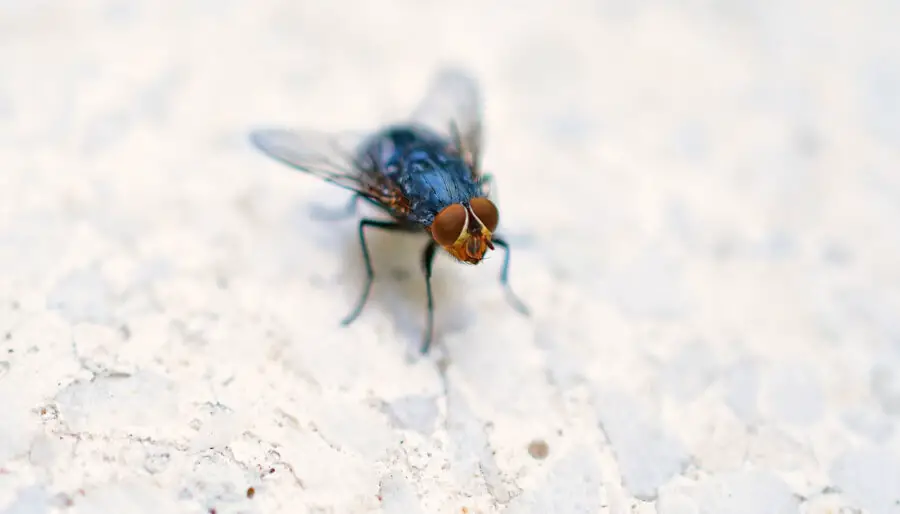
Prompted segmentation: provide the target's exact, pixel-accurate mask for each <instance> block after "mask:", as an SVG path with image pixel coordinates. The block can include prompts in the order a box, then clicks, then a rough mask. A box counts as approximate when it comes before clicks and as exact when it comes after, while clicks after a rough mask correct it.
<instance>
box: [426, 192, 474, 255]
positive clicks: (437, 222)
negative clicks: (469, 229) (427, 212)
mask: <svg viewBox="0 0 900 514" xmlns="http://www.w3.org/2000/svg"><path fill="white" fill-rule="evenodd" d="M466 218H467V214H466V208H465V207H463V206H462V204H458V203H455V204H453V205H448V206H447V207H444V210H442V211H441V212H439V213H438V215H437V216H435V217H434V223H432V224H431V237H433V238H434V240H435V241H437V243H438V244H439V245H441V246H450V245H452V244H453V243H455V242H456V240H457V239H459V236H460V235H461V234H462V232H463V230H465V228H466Z"/></svg>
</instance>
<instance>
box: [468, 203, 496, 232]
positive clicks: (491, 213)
mask: <svg viewBox="0 0 900 514" xmlns="http://www.w3.org/2000/svg"><path fill="white" fill-rule="evenodd" d="M469 205H470V206H471V207H472V212H473V213H475V217H477V218H478V219H479V220H481V223H482V224H483V225H484V228H486V229H488V230H489V231H491V232H493V231H494V229H496V228H497V223H498V222H499V221H500V213H499V212H497V206H496V205H494V202H492V201H490V200H488V199H487V198H473V199H472V201H471V202H469Z"/></svg>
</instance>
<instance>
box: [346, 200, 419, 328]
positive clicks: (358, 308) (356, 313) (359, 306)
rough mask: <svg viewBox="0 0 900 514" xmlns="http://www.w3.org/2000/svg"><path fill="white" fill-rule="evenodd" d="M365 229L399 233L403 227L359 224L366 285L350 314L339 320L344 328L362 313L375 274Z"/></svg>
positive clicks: (368, 221)
mask: <svg viewBox="0 0 900 514" xmlns="http://www.w3.org/2000/svg"><path fill="white" fill-rule="evenodd" d="M366 227H374V228H380V229H382V230H390V231H399V230H404V229H405V227H404V226H403V225H401V224H400V223H397V222H395V221H381V220H372V219H368V218H365V219H363V220H362V221H360V222H359V244H360V246H361V247H362V254H363V261H364V262H365V265H366V284H365V286H364V287H363V292H362V295H360V297H359V300H357V302H356V306H355V307H353V310H352V311H350V314H348V315H347V317H345V318H344V319H343V320H341V325H344V326H347V325H349V324H350V323H353V321H354V320H355V319H356V318H357V317H358V316H359V313H360V312H362V308H363V306H364V305H365V304H366V300H367V299H368V298H369V292H370V291H371V290H372V281H374V280H375V273H374V272H373V271H372V260H371V259H370V258H369V247H368V246H367V245H366Z"/></svg>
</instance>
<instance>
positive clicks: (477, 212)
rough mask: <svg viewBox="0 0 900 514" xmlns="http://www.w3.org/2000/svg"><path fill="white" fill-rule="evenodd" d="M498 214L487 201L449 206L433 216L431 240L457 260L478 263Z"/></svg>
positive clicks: (488, 247)
mask: <svg viewBox="0 0 900 514" xmlns="http://www.w3.org/2000/svg"><path fill="white" fill-rule="evenodd" d="M499 219H500V214H499V212H498V211H497V207H496V206H495V205H494V203H493V202H491V201H490V200H488V199H487V198H482V197H478V198H473V199H472V200H471V201H470V202H469V205H467V206H466V205H463V204H461V203H454V204H451V205H448V206H447V207H445V208H444V209H442V210H441V212H439V213H438V214H437V216H435V217H434V222H433V223H432V224H431V227H429V231H430V232H431V237H432V238H433V239H434V240H435V242H437V244H439V245H441V246H442V247H443V248H444V250H447V253H449V254H450V255H452V256H453V257H455V258H456V259H457V260H459V261H462V262H467V263H469V264H478V263H479V262H481V260H482V259H483V258H484V254H485V252H487V251H488V249H491V250H493V249H494V245H493V243H491V238H492V237H493V234H494V230H495V229H496V228H497V223H498V221H499Z"/></svg>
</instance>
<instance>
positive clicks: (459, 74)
mask: <svg viewBox="0 0 900 514" xmlns="http://www.w3.org/2000/svg"><path fill="white" fill-rule="evenodd" d="M482 109H483V107H482V98H481V92H480V90H479V88H478V83H477V81H476V80H475V78H474V77H472V76H471V75H469V74H468V73H466V72H465V71H463V70H460V69H457V68H446V69H444V70H442V71H440V72H439V73H438V74H437V75H436V76H435V78H434V79H433V80H432V82H431V85H430V86H429V88H428V90H427V91H426V93H425V95H424V97H423V98H422V100H421V101H420V102H419V104H418V106H416V108H415V109H414V110H413V113H412V116H410V121H412V122H413V123H418V124H421V125H425V126H427V127H429V128H431V129H432V130H435V131H436V132H438V133H439V134H443V135H444V136H446V137H448V138H450V140H451V141H453V143H454V145H455V146H456V150H457V151H459V153H460V154H461V155H462V156H463V157H464V158H465V160H466V162H467V163H468V164H469V167H470V168H471V169H472V173H473V174H474V175H475V178H476V179H477V180H480V178H481V153H482V152H481V149H482V146H483V143H482V128H481V127H482V121H481V120H482Z"/></svg>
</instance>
